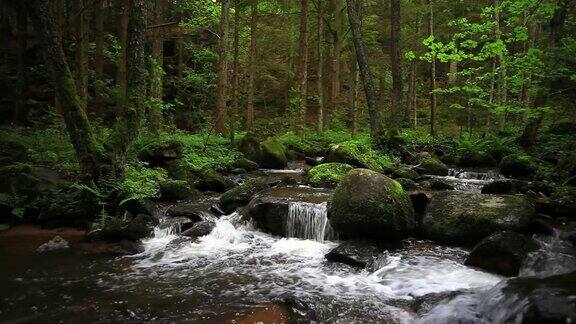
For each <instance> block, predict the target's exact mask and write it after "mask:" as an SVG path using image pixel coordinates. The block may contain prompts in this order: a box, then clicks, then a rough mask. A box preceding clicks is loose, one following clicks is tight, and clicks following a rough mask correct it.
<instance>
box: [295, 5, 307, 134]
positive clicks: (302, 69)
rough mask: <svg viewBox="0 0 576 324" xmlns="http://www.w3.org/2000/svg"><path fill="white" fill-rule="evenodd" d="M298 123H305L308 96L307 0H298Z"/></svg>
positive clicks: (302, 124)
mask: <svg viewBox="0 0 576 324" xmlns="http://www.w3.org/2000/svg"><path fill="white" fill-rule="evenodd" d="M296 75H297V79H298V94H299V107H298V125H297V126H299V128H303V127H305V125H306V101H307V96H308V94H307V93H308V82H307V81H308V0H300V46H299V55H298V71H297V73H296Z"/></svg>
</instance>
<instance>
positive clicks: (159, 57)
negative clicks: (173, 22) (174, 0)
mask: <svg viewBox="0 0 576 324" xmlns="http://www.w3.org/2000/svg"><path fill="white" fill-rule="evenodd" d="M164 1H165V0H156V1H155V4H154V24H155V25H160V24H162V23H163V22H164ZM152 58H153V60H154V62H153V63H152V68H151V71H152V73H151V82H150V96H151V97H152V99H154V100H155V104H154V105H151V106H150V107H149V115H148V116H149V119H150V120H149V123H150V124H149V126H150V129H151V131H152V133H157V132H158V130H159V129H160V125H161V124H162V99H163V96H164V86H163V83H164V81H163V78H164V38H163V35H162V33H161V32H160V30H159V29H158V28H156V29H154V30H153V31H152Z"/></svg>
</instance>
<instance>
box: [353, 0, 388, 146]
mask: <svg viewBox="0 0 576 324" xmlns="http://www.w3.org/2000/svg"><path fill="white" fill-rule="evenodd" d="M346 4H347V7H348V19H349V20H350V29H351V30H352V39H353V41H354V48H355V50H356V60H357V61H358V68H359V69H360V77H361V79H362V83H363V85H364V93H365V95H366V101H367V104H368V113H369V115H370V134H371V136H372V140H373V141H374V142H375V143H377V142H379V141H380V135H381V131H382V127H381V117H380V116H381V112H380V109H379V108H378V99H377V96H376V91H375V90H374V83H373V81H372V75H371V74H370V70H369V68H368V59H367V57H366V50H365V48H364V42H363V40H362V31H361V28H360V19H359V17H358V13H357V9H356V0H347V1H346Z"/></svg>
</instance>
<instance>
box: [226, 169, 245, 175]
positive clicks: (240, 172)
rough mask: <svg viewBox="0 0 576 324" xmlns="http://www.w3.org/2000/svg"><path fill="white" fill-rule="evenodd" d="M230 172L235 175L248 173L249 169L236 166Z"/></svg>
mask: <svg viewBox="0 0 576 324" xmlns="http://www.w3.org/2000/svg"><path fill="white" fill-rule="evenodd" d="M230 173H231V174H234V175H240V174H246V173H248V171H246V170H245V169H242V168H235V169H232V170H230Z"/></svg>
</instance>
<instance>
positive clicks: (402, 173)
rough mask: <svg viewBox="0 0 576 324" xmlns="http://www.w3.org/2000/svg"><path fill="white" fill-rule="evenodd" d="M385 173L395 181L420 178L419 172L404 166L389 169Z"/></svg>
mask: <svg viewBox="0 0 576 324" xmlns="http://www.w3.org/2000/svg"><path fill="white" fill-rule="evenodd" d="M385 173H386V174H388V175H390V177H391V178H393V179H398V178H404V179H410V180H416V179H418V178H419V177H420V175H419V174H418V172H416V171H414V170H413V169H411V168H409V167H407V166H403V165H400V166H395V167H389V168H387V170H385Z"/></svg>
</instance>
